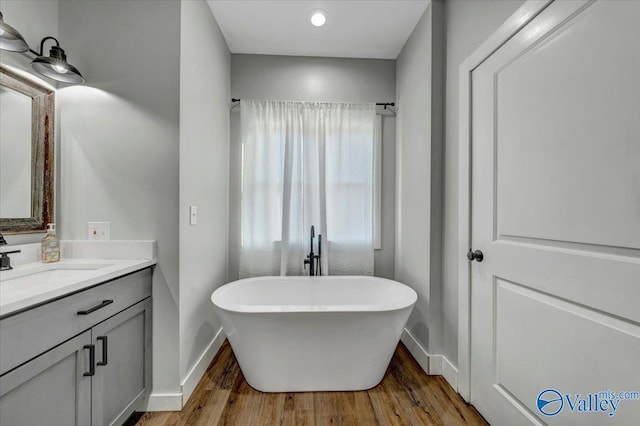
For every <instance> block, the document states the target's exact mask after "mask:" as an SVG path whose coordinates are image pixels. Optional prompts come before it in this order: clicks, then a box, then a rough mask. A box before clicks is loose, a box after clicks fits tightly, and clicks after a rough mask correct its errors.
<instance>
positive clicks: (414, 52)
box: [395, 1, 444, 354]
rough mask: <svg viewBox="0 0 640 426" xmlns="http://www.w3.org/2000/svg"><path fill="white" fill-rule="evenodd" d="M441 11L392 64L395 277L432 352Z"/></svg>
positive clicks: (437, 318)
mask: <svg viewBox="0 0 640 426" xmlns="http://www.w3.org/2000/svg"><path fill="white" fill-rule="evenodd" d="M443 12H444V10H443V4H442V2H441V1H432V2H431V4H430V5H429V6H428V7H427V9H426V10H425V12H424V14H423V16H422V18H421V19H420V21H419V22H418V24H417V25H416V27H415V29H414V30H413V33H412V34H411V36H410V37H409V40H407V43H406V44H405V46H404V47H403V49H402V52H401V53H400V56H399V57H398V59H397V65H396V92H397V100H398V105H399V112H398V123H397V141H398V142H397V154H396V155H397V160H396V269H395V270H396V274H395V278H396V280H398V281H400V282H403V283H405V284H407V285H409V286H411V287H412V288H413V289H414V290H415V291H416V292H417V293H418V302H417V303H416V306H415V308H414V310H413V313H412V315H411V317H410V318H409V322H408V323H407V328H408V329H409V331H410V332H411V333H412V335H413V336H414V337H415V338H416V339H417V340H418V342H419V343H420V344H421V346H422V347H423V348H424V349H426V350H427V351H428V352H429V353H433V354H440V353H441V351H442V312H441V309H442V306H441V291H442V283H441V281H440V268H441V261H440V259H441V257H440V247H441V223H442V213H441V206H442V203H441V201H440V199H441V197H442V188H441V186H442V183H441V182H442V181H441V179H442V178H441V176H442V169H441V163H442V114H441V110H442V92H441V88H442V77H443V76H442V68H441V66H440V64H441V63H442V60H438V58H439V57H441V56H442V54H443V51H442V47H443V38H442V33H443V27H442V24H441V23H442V19H443ZM434 64H435V65H434Z"/></svg>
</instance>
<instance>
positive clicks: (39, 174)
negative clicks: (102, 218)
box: [0, 65, 55, 234]
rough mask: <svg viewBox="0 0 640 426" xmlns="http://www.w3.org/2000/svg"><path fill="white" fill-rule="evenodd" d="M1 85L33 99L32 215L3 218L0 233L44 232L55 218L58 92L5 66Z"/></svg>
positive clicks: (0, 71) (1, 73) (0, 70)
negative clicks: (54, 192)
mask: <svg viewBox="0 0 640 426" xmlns="http://www.w3.org/2000/svg"><path fill="white" fill-rule="evenodd" d="M0 86H3V87H7V88H9V89H11V90H14V91H16V92H18V93H21V94H23V95H26V96H29V97H30V98H31V217H21V218H0V232H2V233H3V234H26V233H36V232H45V231H46V229H47V223H51V222H53V221H54V206H53V203H54V194H53V191H54V183H53V179H54V174H53V163H54V157H55V154H54V137H55V134H54V121H55V115H54V105H55V92H54V91H53V89H50V88H48V87H46V86H44V85H42V84H39V83H37V82H35V81H33V80H30V79H28V78H26V77H23V76H21V75H18V74H17V73H15V72H13V71H11V70H10V69H8V68H6V67H4V66H2V65H0Z"/></svg>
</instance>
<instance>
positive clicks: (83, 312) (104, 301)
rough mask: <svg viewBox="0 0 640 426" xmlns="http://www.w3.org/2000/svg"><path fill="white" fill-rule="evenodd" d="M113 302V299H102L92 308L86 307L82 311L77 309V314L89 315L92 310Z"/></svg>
mask: <svg viewBox="0 0 640 426" xmlns="http://www.w3.org/2000/svg"><path fill="white" fill-rule="evenodd" d="M112 303H113V300H103V301H102V303H100V304H99V305H96V306H94V307H93V308H89V309H86V310H84V311H78V315H89V314H90V313H92V312H95V311H97V310H98V309H102V308H104V307H105V306H107V305H110V304H112Z"/></svg>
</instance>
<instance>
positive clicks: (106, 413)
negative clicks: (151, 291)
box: [92, 299, 151, 426]
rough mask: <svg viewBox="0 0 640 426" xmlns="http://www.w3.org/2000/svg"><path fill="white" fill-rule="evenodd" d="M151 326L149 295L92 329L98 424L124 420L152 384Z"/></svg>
mask: <svg viewBox="0 0 640 426" xmlns="http://www.w3.org/2000/svg"><path fill="white" fill-rule="evenodd" d="M150 326H151V302H150V299H145V300H143V301H142V302H139V303H137V304H136V305H133V306H132V307H130V308H128V309H125V310H124V311H122V312H121V313H119V314H118V315H116V316H114V317H112V318H110V319H108V320H106V321H104V322H102V323H100V324H98V325H96V326H95V327H94V328H93V329H92V337H93V341H94V344H95V345H96V362H97V366H96V375H95V377H94V380H93V393H92V399H93V412H92V417H93V423H92V424H93V425H94V426H100V425H111V424H120V423H122V422H123V421H124V420H125V419H126V418H127V417H128V416H129V415H130V414H131V413H132V412H133V411H134V410H135V409H136V408H138V404H139V402H140V400H141V399H142V397H143V396H144V392H145V390H148V389H149V388H150V385H151V383H150V375H149V372H150V368H149V367H150V366H149V363H150V353H149V351H150V346H149V345H148V343H149V342H150V338H151V328H150ZM104 355H106V357H105V356H104ZM105 361H106V363H105ZM101 364H102V365H101ZM104 364H106V365H104Z"/></svg>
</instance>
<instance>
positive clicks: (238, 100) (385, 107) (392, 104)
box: [231, 98, 396, 109]
mask: <svg viewBox="0 0 640 426" xmlns="http://www.w3.org/2000/svg"><path fill="white" fill-rule="evenodd" d="M231 102H240V98H231ZM376 105H380V106H383V107H384V109H387V107H388V106H396V103H395V102H376Z"/></svg>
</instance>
